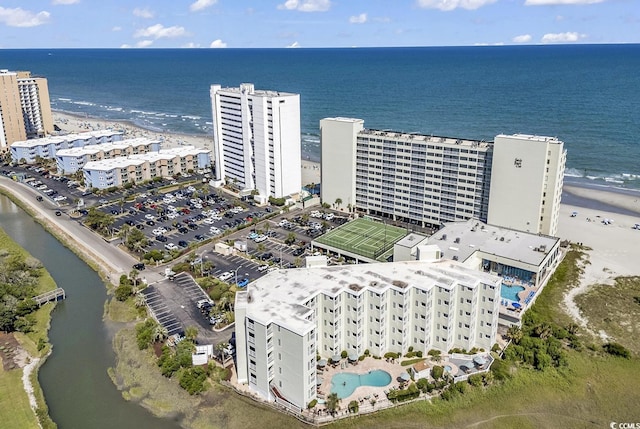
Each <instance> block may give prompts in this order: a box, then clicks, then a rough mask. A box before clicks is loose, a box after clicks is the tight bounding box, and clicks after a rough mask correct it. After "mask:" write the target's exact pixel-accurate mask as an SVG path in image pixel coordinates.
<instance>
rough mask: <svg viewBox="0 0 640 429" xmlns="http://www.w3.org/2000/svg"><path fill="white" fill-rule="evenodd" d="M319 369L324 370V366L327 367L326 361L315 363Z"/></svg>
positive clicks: (321, 360)
mask: <svg viewBox="0 0 640 429" xmlns="http://www.w3.org/2000/svg"><path fill="white" fill-rule="evenodd" d="M316 364H317V365H318V367H319V368H324V367H325V366H327V360H326V359H320V360H319V361H318V362H317V363H316Z"/></svg>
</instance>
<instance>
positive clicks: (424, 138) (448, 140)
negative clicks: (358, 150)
mask: <svg viewBox="0 0 640 429" xmlns="http://www.w3.org/2000/svg"><path fill="white" fill-rule="evenodd" d="M358 136H368V137H370V136H376V137H383V138H387V139H393V140H403V141H415V142H424V143H433V144H437V145H450V146H465V147H473V148H480V149H483V150H486V149H488V148H490V147H491V146H492V145H493V142H487V141H484V140H469V139H461V138H457V137H442V136H434V135H425V134H420V133H405V132H402V131H389V130H372V129H368V128H367V129H364V130H362V131H360V132H359V133H358Z"/></svg>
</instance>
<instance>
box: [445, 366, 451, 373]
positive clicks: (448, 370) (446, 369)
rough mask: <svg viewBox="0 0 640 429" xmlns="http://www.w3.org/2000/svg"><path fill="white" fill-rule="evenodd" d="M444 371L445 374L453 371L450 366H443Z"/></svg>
mask: <svg viewBox="0 0 640 429" xmlns="http://www.w3.org/2000/svg"><path fill="white" fill-rule="evenodd" d="M444 370H445V371H447V372H451V371H452V370H453V368H451V365H445V366H444Z"/></svg>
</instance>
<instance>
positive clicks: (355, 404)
mask: <svg viewBox="0 0 640 429" xmlns="http://www.w3.org/2000/svg"><path fill="white" fill-rule="evenodd" d="M359 408H360V404H359V403H358V401H356V400H353V401H351V402H349V406H348V409H349V412H350V413H357V412H358V409H359Z"/></svg>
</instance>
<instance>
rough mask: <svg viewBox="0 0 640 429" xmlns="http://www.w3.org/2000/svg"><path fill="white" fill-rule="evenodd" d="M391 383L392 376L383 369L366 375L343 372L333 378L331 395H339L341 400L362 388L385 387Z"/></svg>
mask: <svg viewBox="0 0 640 429" xmlns="http://www.w3.org/2000/svg"><path fill="white" fill-rule="evenodd" d="M389 383H391V374H389V373H388V372H387V371H383V370H381V369H376V370H374V371H369V372H368V373H366V374H353V373H351V372H341V373H339V374H336V375H334V376H333V377H331V393H337V394H338V397H339V398H340V399H342V398H346V397H347V396H349V395H351V394H352V393H353V391H354V390H356V388H358V387H360V386H376V387H383V386H386V385H387V384H389Z"/></svg>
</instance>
